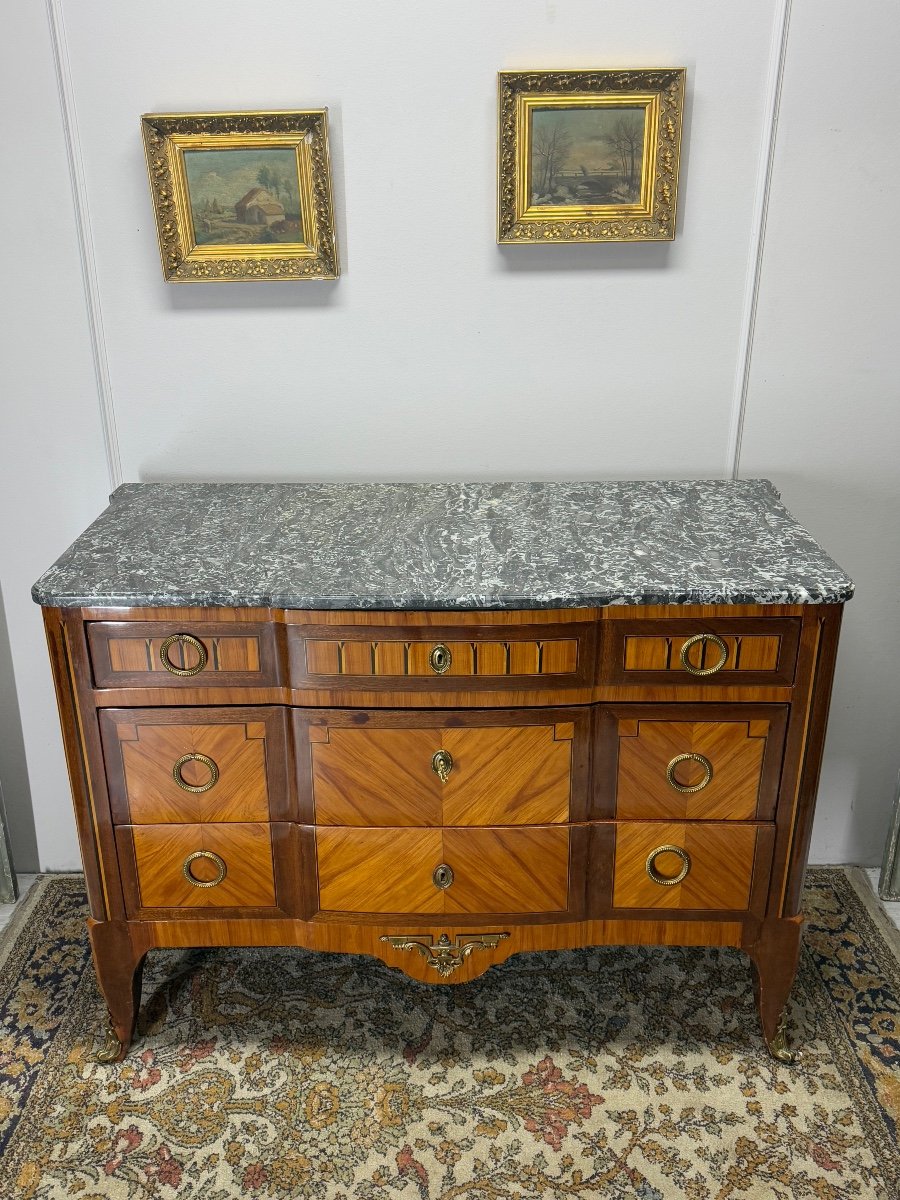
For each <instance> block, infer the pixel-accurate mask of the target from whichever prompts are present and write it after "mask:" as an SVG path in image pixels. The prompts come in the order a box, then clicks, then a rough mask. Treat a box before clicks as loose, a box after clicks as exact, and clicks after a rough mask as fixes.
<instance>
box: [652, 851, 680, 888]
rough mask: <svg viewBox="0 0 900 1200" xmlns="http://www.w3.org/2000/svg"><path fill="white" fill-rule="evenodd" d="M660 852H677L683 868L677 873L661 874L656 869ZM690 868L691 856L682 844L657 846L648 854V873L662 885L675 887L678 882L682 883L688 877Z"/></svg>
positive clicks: (654, 880) (655, 881)
mask: <svg viewBox="0 0 900 1200" xmlns="http://www.w3.org/2000/svg"><path fill="white" fill-rule="evenodd" d="M660 854H675V855H677V856H678V858H680V859H681V870H680V871H679V872H678V874H677V875H670V876H666V875H660V873H659V871H657V869H656V860H657V858H658V857H659V856H660ZM690 869H691V856H690V855H689V854H688V852H687V850H682V849H681V847H680V846H657V847H656V849H655V850H651V851H650V853H649V854H648V855H647V874H648V875H649V876H650V878H651V879H652V880H653V882H654V883H658V884H659V886H660V887H674V886H675V884H676V883H681V881H682V879H685V878H686V877H687V873H688V871H689V870H690Z"/></svg>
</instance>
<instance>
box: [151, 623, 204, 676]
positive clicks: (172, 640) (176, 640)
mask: <svg viewBox="0 0 900 1200" xmlns="http://www.w3.org/2000/svg"><path fill="white" fill-rule="evenodd" d="M175 645H181V646H190V647H191V649H192V650H194V651H195V652H196V654H197V662H196V663H195V664H194V666H193V667H179V666H177V665H176V664H175V663H173V662H172V660H171V658H169V651H170V650H171V648H172V647H173V646H175ZM159 661H160V662H161V663H162V665H163V666H164V667H165V669H166V670H167V671H168V672H169V674H170V675H199V674H200V672H201V671H202V670H203V668H204V667H205V666H206V664H207V662H209V655H208V654H207V653H206V647H205V646H204V645H203V643H202V642H201V641H198V639H197V638H195V637H192V636H191V634H189V633H173V634H171V635H170V636H169V637H167V638H166V640H165V641H164V642H163V644H162V645H161V646H160V648H159Z"/></svg>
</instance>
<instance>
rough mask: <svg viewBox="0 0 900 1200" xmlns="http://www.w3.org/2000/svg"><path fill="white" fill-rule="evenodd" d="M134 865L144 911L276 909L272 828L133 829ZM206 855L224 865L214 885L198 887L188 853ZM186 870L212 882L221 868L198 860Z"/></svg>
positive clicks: (147, 827)
mask: <svg viewBox="0 0 900 1200" xmlns="http://www.w3.org/2000/svg"><path fill="white" fill-rule="evenodd" d="M131 835H132V837H133V839H134V861H135V870H136V872H137V886H138V893H139V896H140V903H141V905H142V906H143V907H144V908H274V907H275V873H274V867H273V861H272V839H271V832H270V827H269V826H268V825H265V824H263V823H261V822H260V823H253V824H250V823H247V824H241V825H135V826H134V827H133V828H132V829H131ZM197 851H206V852H208V853H211V854H215V855H217V856H218V859H220V860H221V863H224V868H225V870H224V876H223V878H222V879H221V882H219V883H216V884H215V886H213V887H197V886H196V885H195V884H192V883H190V882H189V881H188V879H187V877H186V875H185V863H186V862H187V860H188V858H189V856H190V855H192V854H195V853H196V852H197ZM188 870H189V871H190V872H191V873H192V875H193V876H194V877H195V878H196V879H197V880H198V881H199V882H201V883H202V882H207V883H208V882H211V881H213V880H215V879H217V878H218V877H219V875H220V874H221V867H220V866H219V865H218V864H217V863H216V861H215V860H213V859H210V858H205V857H201V858H197V859H194V861H193V862H190V863H188Z"/></svg>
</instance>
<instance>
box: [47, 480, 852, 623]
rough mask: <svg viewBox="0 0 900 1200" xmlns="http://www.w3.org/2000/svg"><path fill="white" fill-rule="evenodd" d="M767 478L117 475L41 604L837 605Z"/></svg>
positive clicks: (827, 574)
mask: <svg viewBox="0 0 900 1200" xmlns="http://www.w3.org/2000/svg"><path fill="white" fill-rule="evenodd" d="M852 594H853V583H852V582H851V580H850V579H849V578H848V576H847V575H846V574H845V573H844V572H843V571H842V570H841V568H840V567H839V566H838V565H837V564H836V563H835V562H834V561H833V560H832V559H831V558H829V557H828V555H827V554H826V553H825V552H824V551H823V550H822V549H821V547H820V546H819V545H818V544H817V543H816V541H815V540H814V539H813V538H812V537H811V535H810V534H809V533H807V531H806V530H805V529H804V528H803V527H802V526H801V525H799V524H798V523H797V521H795V520H794V518H793V517H792V516H791V514H790V513H789V512H788V511H787V509H786V508H785V507H784V505H783V504H782V503H781V500H780V495H779V493H778V492H777V491H776V490H775V488H774V487H773V486H772V484H771V483H770V482H769V481H768V480H765V479H747V480H739V481H736V482H734V481H730V480H718V479H703V480H677V481H671V480H668V481H635V482H610V483H603V482H585V483H377V484H354V483H321V484H320V483H309V484H304V483H127V484H124V485H123V486H122V487H120V488H118V489H117V490H116V492H114V493H113V495H112V497H111V499H110V505H109V507H108V508H107V509H106V510H105V512H103V514H102V515H101V516H100V517H99V518H98V519H97V520H96V521H95V522H94V523H93V524H92V525H91V526H90V527H89V528H88V529H87V530H86V531H85V532H84V533H83V534H82V535H81V537H80V538H78V540H77V541H76V542H74V543H73V545H71V546H70V547H69V549H68V550H67V551H66V552H65V554H63V555H62V557H61V558H59V559H58V560H57V562H56V563H55V564H54V565H53V566H52V567H50V569H49V570H48V571H46V572H45V573H44V575H42V576H41V578H40V579H39V580H38V582H37V583H36V584H35V585H34V588H33V589H32V595H33V597H34V599H35V601H36V602H37V603H39V604H46V605H53V606H62V607H73V606H76V607H77V606H90V605H98V606H99V605H102V606H151V605H201V606H213V605H227V606H242V607H243V606H262V607H268V606H271V607H275V608H323V609H324V608H329V609H468V608H488V609H506V608H509V609H512V608H579V607H594V606H600V605H608V604H819V603H839V602H841V601H844V600H848V599H849V598H850V596H852Z"/></svg>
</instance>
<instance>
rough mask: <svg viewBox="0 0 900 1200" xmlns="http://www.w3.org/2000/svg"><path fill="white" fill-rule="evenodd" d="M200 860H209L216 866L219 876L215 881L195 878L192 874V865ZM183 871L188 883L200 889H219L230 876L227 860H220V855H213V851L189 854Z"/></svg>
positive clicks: (196, 851)
mask: <svg viewBox="0 0 900 1200" xmlns="http://www.w3.org/2000/svg"><path fill="white" fill-rule="evenodd" d="M198 858H208V859H209V861H210V862H213V863H215V864H216V867H217V868H218V871H219V874H218V875H217V876H216V878H215V879H208V880H203V879H197V878H195V876H194V875H193V874H192V873H191V863H192V862H196V861H197V859H198ZM182 870H183V871H184V877H185V879H186V880H187V881H188V883H190V884H192V885H193V886H194V887H198V888H213V887H218V886H219V884H220V883H221V882H222V880H223V879H224V878H225V876H226V875H227V874H228V867H227V866H226V865H225V859H224V858H220V857H219V855H218V854H215V853H213V851H212V850H195V851H194V853H193V854H189V855H188V856H187V858H186V859H185V860H184V865H183V866H182Z"/></svg>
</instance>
